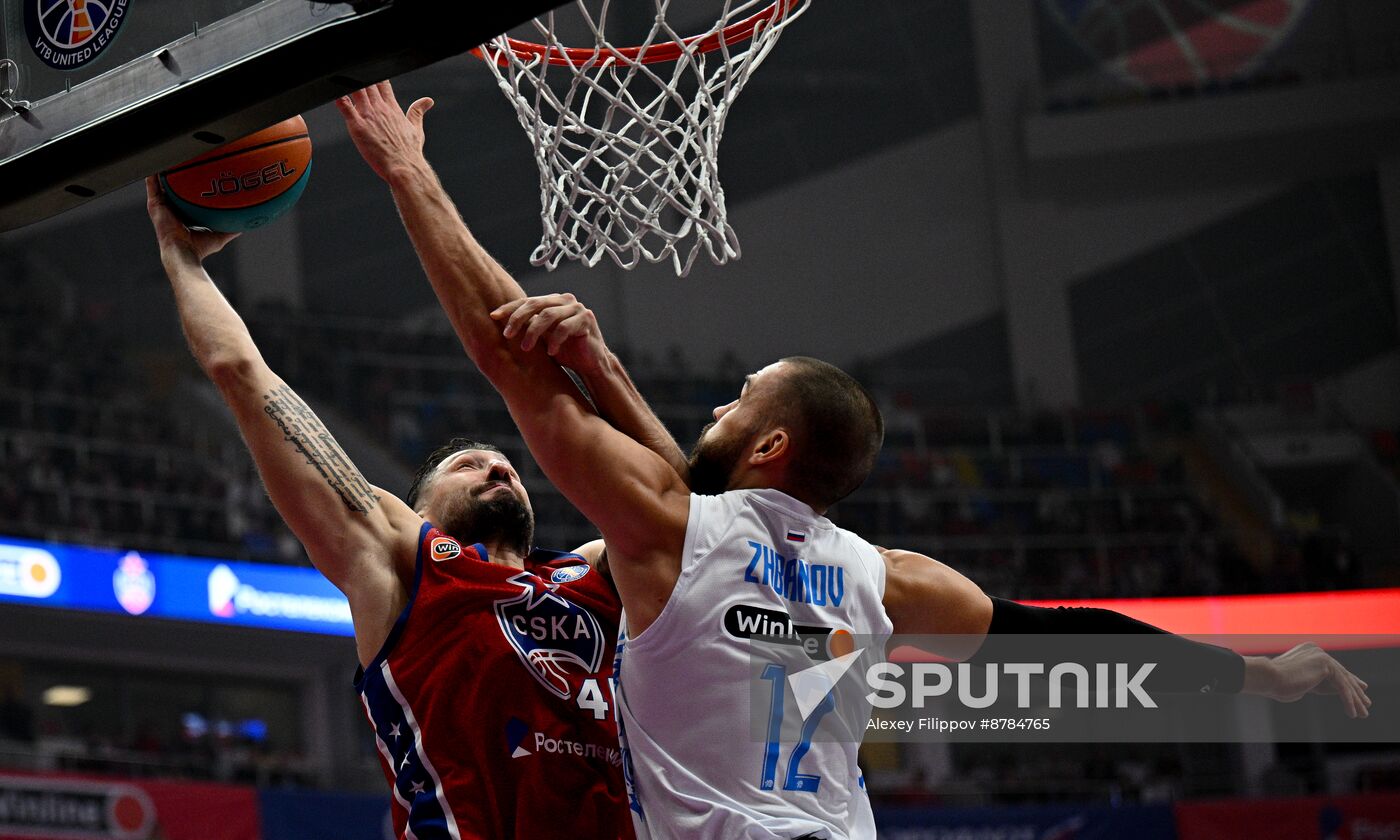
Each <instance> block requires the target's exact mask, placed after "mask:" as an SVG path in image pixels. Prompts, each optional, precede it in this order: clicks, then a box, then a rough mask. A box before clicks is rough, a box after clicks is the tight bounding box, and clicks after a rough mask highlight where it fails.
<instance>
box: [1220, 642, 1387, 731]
mask: <svg viewBox="0 0 1400 840" xmlns="http://www.w3.org/2000/svg"><path fill="white" fill-rule="evenodd" d="M1245 663H1246V664H1245V691H1247V692H1249V693H1251V694H1262V695H1264V696H1266V697H1270V698H1272V699H1274V700H1279V701H1281V702H1284V703H1292V702H1293V701H1295V700H1297V699H1299V698H1301V697H1302V696H1303V695H1305V694H1336V695H1338V696H1339V697H1340V698H1341V700H1342V706H1343V707H1344V708H1345V709H1346V713H1347V716H1348V717H1352V718H1364V717H1368V716H1369V715H1370V707H1371V698H1370V697H1368V696H1367V695H1366V687H1367V686H1366V683H1365V682H1364V681H1363V680H1362V679H1361V678H1359V677H1357V676H1356V675H1355V674H1353V673H1352V672H1351V671H1348V670H1347V669H1346V668H1345V667H1344V666H1343V665H1342V663H1340V662H1338V661H1337V660H1336V659H1334V658H1332V655H1331V654H1329V653H1328V652H1327V651H1325V650H1323V649H1322V648H1320V647H1318V646H1317V645H1315V644H1313V643H1311V642H1307V643H1304V644H1301V645H1298V646H1297V647H1295V648H1293V649H1292V650H1290V651H1288V652H1287V653H1284V654H1280V655H1279V656H1275V657H1274V658H1272V659H1267V658H1262V657H1257V658H1256V657H1250V658H1247V659H1246V660H1245Z"/></svg>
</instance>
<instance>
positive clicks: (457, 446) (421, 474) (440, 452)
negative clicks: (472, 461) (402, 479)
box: [404, 437, 505, 510]
mask: <svg viewBox="0 0 1400 840" xmlns="http://www.w3.org/2000/svg"><path fill="white" fill-rule="evenodd" d="M469 449H480V450H483V451H486V452H495V453H498V454H501V455H504V454H505V453H504V452H501V449H500V447H498V446H493V445H491V444H489V443H483V442H481V441H479V440H472V439H471V438H469V437H455V438H453V439H452V440H449V441H448V442H447V443H445V444H443V445H442V446H439V447H438V448H437V449H434V450H433V451H432V452H430V453H428V457H427V458H426V459H424V461H423V464H422V465H421V466H419V467H418V472H416V473H414V474H413V483H412V484H410V485H409V487H408V495H407V496H405V497H404V501H406V502H408V506H409V507H411V508H413V509H414V510H417V509H418V500H419V499H420V498H422V496H423V491H425V490H427V489H428V486H429V485H431V484H432V482H433V477H434V476H435V475H436V473H437V468H438V465H439V464H441V463H442V462H443V461H446V460H447V459H448V458H451V457H452V456H453V455H456V454H457V453H458V452H466V451H467V450H469Z"/></svg>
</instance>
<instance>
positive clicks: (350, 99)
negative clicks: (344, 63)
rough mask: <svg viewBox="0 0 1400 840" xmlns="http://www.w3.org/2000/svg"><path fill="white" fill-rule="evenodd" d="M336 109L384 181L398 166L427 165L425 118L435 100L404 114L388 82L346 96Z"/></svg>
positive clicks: (415, 105) (416, 104)
mask: <svg viewBox="0 0 1400 840" xmlns="http://www.w3.org/2000/svg"><path fill="white" fill-rule="evenodd" d="M335 106H336V107H337V108H339V109H340V115H341V116H342V117H344V118H345V128H346V130H347V131H349V132H350V139H351V140H352V141H353V142H354V143H355V148H356V149H358V150H359V151H360V156H361V157H363V158H364V159H365V162H366V163H368V164H369V165H370V168H371V169H373V170H374V173H375V174H376V175H378V176H379V177H380V178H383V179H384V180H385V181H388V180H389V176H390V175H391V174H392V172H393V170H394V168H395V167H396V166H411V165H415V164H418V163H422V162H423V136H424V135H423V117H424V115H425V114H427V113H428V110H429V109H430V108H432V107H433V100H432V99H429V98H427V97H424V98H422V99H419V100H417V101H415V102H414V103H413V104H412V105H410V106H408V110H407V111H404V110H403V109H402V108H400V107H399V103H398V100H397V99H395V98H394V87H393V85H391V84H389V83H388V82H387V81H386V82H380V83H379V84H377V85H370V86H369V87H367V88H364V89H362V90H357V91H355V92H354V93H351V94H349V95H347V96H342V97H340V98H339V99H337V100H336V101H335Z"/></svg>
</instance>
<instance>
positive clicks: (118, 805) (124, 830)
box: [0, 773, 262, 840]
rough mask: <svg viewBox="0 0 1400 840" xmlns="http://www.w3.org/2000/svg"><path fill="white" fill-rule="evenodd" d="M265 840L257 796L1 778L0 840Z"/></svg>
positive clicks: (244, 791)
mask: <svg viewBox="0 0 1400 840" xmlns="http://www.w3.org/2000/svg"><path fill="white" fill-rule="evenodd" d="M35 838H41V840H262V833H261V831H260V830H259V820H258V801H257V795H256V793H255V791H254V790H253V789H252V788H249V787H240V786H236V785H220V784H210V783H207V782H169V781H155V780H144V779H143V780H139V781H138V780H115V779H114V780H100V779H89V778H82V777H77V776H48V775H45V776H27V775H14V774H8V773H7V774H0V840H35Z"/></svg>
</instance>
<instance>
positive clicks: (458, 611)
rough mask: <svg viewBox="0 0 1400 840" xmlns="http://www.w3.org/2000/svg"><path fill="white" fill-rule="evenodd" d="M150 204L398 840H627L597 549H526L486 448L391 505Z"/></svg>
mask: <svg viewBox="0 0 1400 840" xmlns="http://www.w3.org/2000/svg"><path fill="white" fill-rule="evenodd" d="M146 189H147V210H148V212H149V214H150V217H151V221H152V223H153V225H154V227H155V232H156V237H157V239H158V241H159V244H160V253H161V262H162V263H163V265H164V267H165V270H166V273H167V275H168V276H169V279H170V283H171V286H172V288H173V289H174V293H175V302H176V305H177V307H178V310H179V315H180V321H181V324H182V325H183V327H184V331H185V337H186V339H187V340H188V342H189V346H190V350H191V351H192V352H193V354H194V356H195V359H196V360H197V361H198V362H199V364H200V367H201V368H203V370H204V372H205V373H206V374H207V375H208V376H209V378H210V380H212V381H213V383H214V384H215V385H216V386H218V388H219V391H220V393H221V394H222V395H223V397H224V400H225V402H227V403H228V405H229V408H230V409H232V411H233V415H234V417H235V418H236V420H237V422H238V426H239V429H240V430H241V432H242V434H243V438H244V441H245V442H246V443H247V445H248V448H249V450H250V451H251V453H252V455H253V459H254V461H255V462H256V463H257V466H258V471H259V473H260V475H261V476H262V479H263V482H264V484H265V485H266V486H267V491H268V494H269V495H270V496H271V498H272V501H273V504H274V505H275V506H276V507H277V510H278V511H279V512H280V513H281V514H282V517H283V519H285V520H286V522H287V524H288V525H289V526H290V527H291V529H292V531H293V532H295V533H296V535H297V537H298V538H299V539H300V540H301V542H302V544H303V545H304V546H305V547H306V551H307V554H308V555H309V556H310V558H311V560H312V562H313V563H314V564H315V566H316V568H317V569H319V570H320V571H321V573H322V574H324V575H325V576H326V577H327V578H328V579H329V580H330V581H331V582H332V583H334V584H335V585H336V586H337V587H338V588H339V589H340V590H341V591H342V592H344V593H345V596H346V598H348V599H349V601H350V610H351V614H352V617H353V621H354V630H355V644H356V648H357V651H358V654H359V661H360V664H361V672H360V673H359V674H358V675H357V679H356V688H357V689H358V691H359V693H360V697H361V700H362V701H363V704H364V707H365V711H366V713H367V715H368V717H369V720H370V723H371V725H372V726H373V728H374V734H375V739H376V742H377V745H378V749H379V752H380V755H381V758H382V760H383V766H384V770H385V775H386V776H387V778H388V780H389V782H390V785H391V787H392V791H393V806H392V807H393V816H394V825H395V830H396V832H397V834H398V836H399V837H401V838H418V840H439V838H442V840H447V838H452V840H465V838H511V837H529V838H551V837H560V838H562V837H569V838H580V837H587V838H595V837H597V838H619V837H624V838H630V837H631V836H632V829H631V820H630V817H629V816H628V810H627V799H626V794H625V789H624V784H623V777H622V761H621V756H620V754H619V750H618V741H617V725H616V713H615V711H614V709H613V701H612V693H611V691H610V686H609V682H608V678H609V677H610V675H611V669H612V663H613V656H614V646H615V643H616V639H617V635H618V622H619V613H620V605H619V601H618V596H617V593H616V590H615V589H614V588H613V585H612V581H611V580H610V578H609V577H608V576H607V574H606V571H605V570H599V569H598V568H595V567H594V565H593V564H592V563H591V562H590V561H595V560H597V559H598V556H599V555H600V553H601V543H592V544H590V545H588V546H584V547H583V548H581V549H580V550H579V551H578V552H575V553H571V554H559V553H553V552H544V551H538V550H537V551H531V539H532V534H533V530H534V518H533V513H532V510H531V507H530V500H529V496H528V494H527V493H526V491H525V488H524V487H523V486H521V483H520V478H519V476H518V475H517V474H516V471H515V469H514V468H513V467H512V466H511V464H510V462H509V461H508V460H507V459H506V457H505V456H504V455H502V454H501V452H500V451H499V450H497V449H496V448H495V447H493V446H490V445H487V444H482V443H476V442H473V441H468V440H465V439H458V440H454V441H453V442H452V443H451V444H449V445H448V446H446V447H443V448H442V449H439V450H438V451H437V452H435V453H434V454H433V455H432V456H431V457H430V458H429V459H428V461H427V463H425V464H424V465H423V467H422V468H421V469H420V470H419V472H418V475H417V477H416V479H415V481H414V485H413V488H412V489H411V490H410V492H409V495H408V501H407V503H405V502H404V501H401V500H399V499H398V498H396V497H395V496H393V495H392V494H390V493H388V492H386V491H384V490H381V489H379V488H377V487H374V486H372V485H370V484H369V483H368V482H367V481H366V480H365V478H364V477H363V476H362V475H361V474H360V472H359V470H357V469H356V468H355V465H354V464H353V463H351V461H350V459H349V458H348V457H346V455H345V453H344V452H343V451H342V450H341V448H340V446H339V445H338V444H337V443H336V442H335V439H334V438H333V437H332V436H331V434H330V432H329V431H327V430H326V428H325V426H324V425H322V423H321V421H320V420H319V419H318V418H317V417H316V415H315V414H314V413H313V412H312V411H311V409H310V408H309V407H308V406H307V405H306V403H305V402H303V401H302V400H301V398H300V397H298V396H297V394H296V393H295V392H294V391H293V390H292V389H291V388H290V387H289V386H288V385H287V384H286V383H285V382H283V381H282V380H281V379H280V378H278V376H277V375H276V374H275V373H273V371H272V370H271V369H270V368H269V367H268V365H267V364H266V363H265V362H264V361H263V358H262V356H261V354H260V353H259V352H258V348H257V347H256V346H255V345H254V343H253V340H252V338H251V336H250V335H249V333H248V330H247V328H246V327H245V325H244V324H243V321H242V320H241V319H240V318H239V316H238V314H237V313H236V312H235V311H234V310H233V308H232V307H231V306H230V305H229V304H228V302H227V301H226V300H225V299H224V297H223V296H222V295H221V294H220V292H219V290H218V289H217V288H216V287H215V285H214V283H213V282H212V280H211V279H210V277H209V275H208V274H207V273H206V272H205V270H204V267H203V261H204V259H205V258H206V257H207V256H209V255H210V254H213V253H215V252H216V251H218V250H220V249H221V248H223V247H224V246H225V245H226V244H228V242H229V241H230V240H232V239H233V238H234V236H233V235H230V234H218V233H209V232H196V231H192V230H190V229H188V228H186V227H185V226H184V225H183V224H182V223H180V222H179V221H178V220H177V219H176V218H175V216H174V215H173V214H172V212H171V210H170V208H169V206H168V205H167V203H166V201H165V199H164V197H163V196H162V195H161V193H160V188H159V187H158V186H157V185H156V183H155V181H154V180H153V179H148V180H147V183H146ZM591 338H592V339H593V340H594V341H595V344H596V345H600V344H601V338H600V337H598V336H597V335H596V331H595V333H594V334H593V335H592V336H591ZM583 340H584V341H585V342H586V341H588V340H589V337H587V336H585V337H584V339H583ZM575 345H577V346H582V342H576V343H574V344H571V345H570V346H575ZM588 350H589V352H590V353H594V354H596V353H597V352H599V351H598V348H597V346H590V347H589V348H588ZM569 352H570V351H569V349H568V347H566V348H565V349H564V355H565V356H567V355H568V353H569ZM602 352H606V349H605V348H604V349H603V351H602ZM580 367H584V366H583V365H582V364H580ZM586 381H587V384H588V385H589V387H590V390H591V391H592V392H593V396H594V399H595V400H596V402H597V404H598V406H599V408H600V409H601V410H603V411H604V412H612V419H613V420H614V421H615V422H619V423H621V424H622V426H623V427H627V425H628V424H629V423H631V422H633V421H635V422H637V423H638V424H639V425H638V428H639V429H640V431H639V434H642V435H645V434H646V433H648V431H649V430H651V425H650V424H653V423H654V418H653V417H652V415H651V414H650V413H649V412H648V411H646V410H645V407H644V406H642V407H641V411H637V410H634V409H635V407H634V406H633V405H632V404H631V401H632V400H633V399H634V398H635V394H636V392H635V390H633V389H632V388H631V383H630V382H619V381H617V380H612V381H609V380H607V379H591V380H586ZM619 386H621V387H619Z"/></svg>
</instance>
